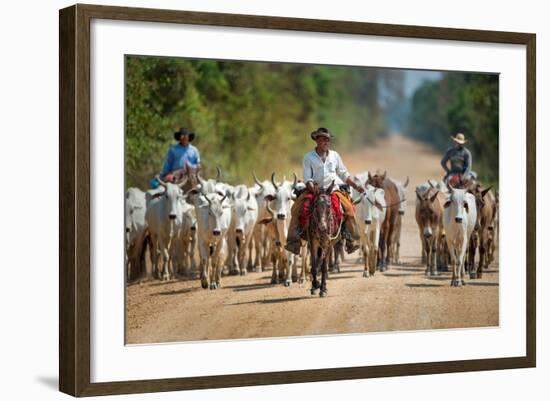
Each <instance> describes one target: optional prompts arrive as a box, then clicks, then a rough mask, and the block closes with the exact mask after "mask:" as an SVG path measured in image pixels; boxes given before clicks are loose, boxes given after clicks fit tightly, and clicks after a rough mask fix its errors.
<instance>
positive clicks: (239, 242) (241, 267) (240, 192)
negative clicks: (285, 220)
mask: <svg viewBox="0 0 550 401" xmlns="http://www.w3.org/2000/svg"><path fill="white" fill-rule="evenodd" d="M231 198H232V202H231V225H230V228H229V233H228V245H229V246H228V248H229V259H230V261H229V270H230V272H231V273H233V272H235V273H237V274H238V273H240V274H241V275H245V274H246V271H247V267H248V266H251V265H252V254H251V252H250V251H251V249H249V248H251V246H250V245H251V244H252V242H253V239H252V234H253V231H254V226H255V225H256V221H257V219H258V205H257V203H256V199H255V198H254V197H252V195H251V193H250V191H249V189H248V188H247V187H246V186H245V185H238V186H237V187H235V189H234V191H233V193H232V194H231ZM247 249H249V255H248V265H246V264H245V258H246V250H247Z"/></svg>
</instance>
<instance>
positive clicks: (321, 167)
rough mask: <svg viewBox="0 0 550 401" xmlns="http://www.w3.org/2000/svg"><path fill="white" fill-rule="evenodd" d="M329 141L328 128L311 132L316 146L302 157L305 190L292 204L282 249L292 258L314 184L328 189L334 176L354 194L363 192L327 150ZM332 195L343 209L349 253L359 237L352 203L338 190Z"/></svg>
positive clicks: (354, 249) (301, 231) (337, 155)
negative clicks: (285, 239)
mask: <svg viewBox="0 0 550 401" xmlns="http://www.w3.org/2000/svg"><path fill="white" fill-rule="evenodd" d="M332 138H333V136H332V134H331V133H330V132H329V131H328V129H326V128H322V127H321V128H318V129H317V130H315V131H313V132H312V133H311V139H313V140H314V141H315V142H316V143H317V146H316V147H315V149H314V150H312V151H311V152H309V153H307V154H306V155H305V156H304V162H303V166H304V182H305V184H306V191H304V192H302V193H301V194H300V196H298V198H297V199H296V201H295V202H294V205H292V209H291V217H290V224H289V227H288V236H287V244H286V245H285V249H286V250H288V251H290V252H292V253H294V254H296V255H298V254H299V253H300V245H301V243H300V238H301V237H302V235H303V233H304V232H305V231H306V228H307V224H308V218H309V213H310V212H311V206H312V200H313V193H314V189H315V186H316V185H317V186H319V187H321V188H328V187H329V186H330V184H331V183H332V182H333V181H335V180H336V178H337V177H338V178H340V179H341V180H342V181H343V182H344V183H346V184H347V185H349V186H350V187H352V188H355V189H356V190H357V191H358V192H361V193H362V192H364V191H365V190H364V189H363V188H362V187H361V186H359V185H357V184H356V183H355V181H353V179H352V178H351V176H350V174H349V173H348V171H347V169H346V166H344V163H343V162H342V159H341V157H340V155H339V154H338V153H337V152H335V151H334V150H330V149H329V145H330V140H331V139H332ZM333 193H334V194H335V195H336V196H337V197H338V200H339V201H340V203H341V205H342V208H343V210H344V225H343V229H342V236H343V237H344V239H345V240H346V251H347V252H348V253H352V252H354V251H356V250H357V249H358V248H359V238H360V237H359V230H358V228H357V222H356V221H355V211H354V207H353V203H352V201H351V199H350V198H349V195H347V194H345V193H343V192H340V191H334V192H333Z"/></svg>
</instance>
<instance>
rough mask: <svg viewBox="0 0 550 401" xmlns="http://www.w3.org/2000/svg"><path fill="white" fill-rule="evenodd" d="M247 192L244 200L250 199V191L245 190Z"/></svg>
mask: <svg viewBox="0 0 550 401" xmlns="http://www.w3.org/2000/svg"><path fill="white" fill-rule="evenodd" d="M246 192H247V193H248V196H247V197H246V201H247V202H248V201H249V200H250V191H246Z"/></svg>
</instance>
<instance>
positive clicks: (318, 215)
mask: <svg viewBox="0 0 550 401" xmlns="http://www.w3.org/2000/svg"><path fill="white" fill-rule="evenodd" d="M333 188H334V181H333V182H332V183H331V184H330V185H329V187H328V188H326V189H317V191H316V193H315V197H314V200H313V208H312V212H311V224H310V231H311V232H312V236H313V237H314V238H318V239H320V240H321V242H323V243H324V242H328V241H329V240H330V239H329V236H332V235H335V231H336V230H335V219H334V216H333V215H332V208H331V202H332V196H331V194H332V189H333Z"/></svg>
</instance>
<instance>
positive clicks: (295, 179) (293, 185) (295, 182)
mask: <svg viewBox="0 0 550 401" xmlns="http://www.w3.org/2000/svg"><path fill="white" fill-rule="evenodd" d="M292 175H294V184H292V188H295V187H296V184H298V176H297V175H296V173H295V172H292Z"/></svg>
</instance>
